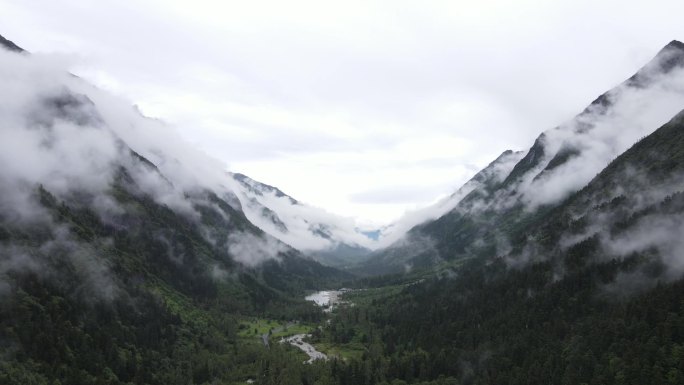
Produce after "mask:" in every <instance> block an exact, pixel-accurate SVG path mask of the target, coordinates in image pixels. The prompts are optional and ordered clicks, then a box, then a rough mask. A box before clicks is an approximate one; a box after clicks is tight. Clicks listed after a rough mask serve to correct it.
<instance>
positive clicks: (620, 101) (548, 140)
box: [359, 41, 684, 272]
mask: <svg viewBox="0 0 684 385" xmlns="http://www.w3.org/2000/svg"><path fill="white" fill-rule="evenodd" d="M683 67H684V45H683V44H682V43H680V42H677V41H673V42H671V43H669V44H668V45H666V46H665V47H664V48H663V49H661V50H660V52H658V54H657V55H656V56H655V57H654V58H653V60H651V61H650V62H649V63H647V64H646V65H645V66H644V67H642V68H641V69H640V70H639V71H637V73H635V75H633V76H632V77H630V78H629V79H628V80H626V81H625V82H623V83H622V84H620V85H618V86H617V87H615V88H613V89H611V90H610V91H608V92H606V93H604V94H602V95H601V96H600V97H598V98H597V99H596V100H595V101H593V102H592V103H591V104H590V105H589V106H588V107H587V108H586V109H585V110H584V111H582V112H581V113H580V114H578V115H577V116H576V117H575V118H574V119H572V120H570V121H569V122H567V123H564V124H562V125H560V126H558V127H555V128H553V129H551V130H548V131H545V132H543V133H542V134H541V135H540V136H539V137H538V138H537V139H536V140H535V142H534V144H533V145H532V147H530V149H529V150H528V151H527V153H526V154H525V156H524V157H522V158H521V159H520V160H519V161H518V162H517V163H516V164H515V166H514V167H513V168H512V169H511V170H510V171H509V172H508V173H507V175H506V176H505V177H504V178H503V179H502V180H500V181H499V182H498V184H495V185H490V186H488V188H487V189H486V190H476V191H473V192H472V193H470V194H468V195H466V196H465V197H463V199H461V200H460V201H459V202H458V204H457V205H456V206H455V207H454V208H453V209H452V210H451V211H449V212H448V213H446V214H444V215H442V216H440V217H439V218H437V219H435V220H432V221H427V222H424V223H422V224H419V225H417V226H416V227H414V228H412V229H411V230H410V231H409V232H408V233H407V235H406V237H405V238H404V240H399V241H397V242H396V243H395V244H394V245H391V246H390V247H388V248H387V250H386V251H384V252H383V251H380V252H378V253H377V255H376V257H374V258H372V259H370V260H369V261H368V263H367V264H366V265H364V266H361V267H360V268H359V270H364V269H365V266H370V267H372V266H375V267H377V268H374V269H373V271H376V272H397V271H401V270H404V269H405V268H407V267H408V268H411V267H413V266H414V265H416V266H424V265H426V260H427V261H428V262H427V265H434V262H435V261H457V260H460V259H464V258H470V257H472V256H478V255H492V254H498V255H503V254H506V253H508V252H510V248H511V244H512V243H516V242H517V241H518V240H519V239H520V238H524V237H526V236H527V235H526V234H527V233H528V226H530V225H532V224H534V223H536V222H537V221H538V220H540V218H542V217H543V216H544V215H546V213H548V212H549V211H551V210H553V209H554V208H555V207H557V206H558V205H559V204H560V203H561V202H563V200H564V199H566V198H567V197H568V196H570V195H571V194H572V193H574V192H576V191H578V190H580V189H582V188H583V187H584V186H585V185H586V184H587V183H588V182H589V181H590V180H591V179H592V178H593V177H594V176H595V175H596V174H597V173H599V172H600V171H601V170H602V169H603V168H605V167H606V166H607V165H608V164H609V163H610V162H611V161H612V160H613V159H615V157H617V156H618V155H620V154H621V153H622V152H624V151H625V150H626V149H627V148H629V146H631V145H632V144H633V143H634V142H636V141H637V140H639V139H640V138H642V137H644V136H646V135H648V134H649V133H651V132H652V131H653V129H654V127H658V126H660V125H662V124H664V123H665V122H666V121H667V120H668V119H670V118H671V117H672V116H673V115H675V114H676V113H677V112H678V111H679V110H680V109H681V107H682V106H683V105H684V87H682V81H681V79H683V78H684V72H683ZM415 239H418V240H420V241H421V242H422V243H423V244H424V245H426V246H423V247H417V248H414V249H415V250H411V247H408V248H406V247H403V246H402V244H405V243H409V244H411V245H412V246H415V242H413V241H411V240H415ZM392 255H400V258H393V257H392ZM430 261H432V262H430ZM383 266H386V267H385V268H383Z"/></svg>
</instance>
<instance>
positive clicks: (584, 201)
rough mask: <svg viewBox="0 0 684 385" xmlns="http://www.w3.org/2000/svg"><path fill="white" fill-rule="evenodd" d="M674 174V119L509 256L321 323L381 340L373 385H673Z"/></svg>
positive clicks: (683, 130) (532, 228) (682, 147)
mask: <svg viewBox="0 0 684 385" xmlns="http://www.w3.org/2000/svg"><path fill="white" fill-rule="evenodd" d="M683 176H684V111H682V112H680V113H679V114H677V115H676V116H675V117H674V118H673V119H672V120H671V121H670V122H668V123H667V124H665V125H663V126H662V127H660V128H659V129H657V130H656V131H655V132H653V133H652V134H650V135H648V136H646V137H645V138H643V139H641V140H639V141H638V142H637V143H636V144H634V145H633V146H632V147H631V148H629V149H628V150H627V151H625V152H624V153H622V154H621V155H619V156H618V157H617V158H616V159H614V160H613V161H611V162H610V164H609V165H608V166H607V167H605V168H604V169H603V170H602V171H601V172H600V173H599V174H598V175H596V176H595V177H594V178H592V180H591V181H590V182H589V183H587V185H586V186H584V187H583V188H582V189H581V190H579V191H577V192H575V193H572V194H571V195H570V196H569V197H568V198H566V199H565V200H564V201H563V202H561V203H560V204H558V205H556V206H555V207H554V208H553V209H551V210H548V211H547V212H546V213H545V214H544V215H543V216H542V217H540V218H539V219H538V220H537V221H536V223H534V224H528V225H526V230H525V231H526V234H527V237H525V238H522V239H518V240H517V241H516V242H514V243H513V245H511V249H510V252H509V253H507V254H505V255H500V256H499V255H497V254H490V255H489V256H486V257H482V258H473V259H470V260H467V261H462V264H461V265H460V266H451V267H450V268H448V269H446V270H443V271H441V272H440V273H439V274H425V275H424V276H423V279H421V280H419V281H412V282H410V283H408V284H404V286H403V287H402V288H401V289H399V290H397V289H394V290H397V291H396V294H394V295H391V296H388V295H386V296H384V297H383V298H382V300H374V301H373V302H372V305H371V306H367V307H365V308H362V309H354V311H357V312H360V313H361V314H363V312H364V311H368V312H370V316H368V319H369V320H371V321H368V323H363V322H358V323H353V322H351V324H350V321H348V320H349V318H350V317H352V316H353V312H352V311H351V310H350V311H349V312H347V313H345V314H341V315H340V316H339V317H338V318H336V319H333V320H332V322H331V323H332V324H333V325H335V328H336V329H335V330H339V329H341V328H343V327H345V326H346V325H348V326H346V327H347V328H350V329H351V328H358V327H363V332H370V331H371V330H374V331H382V332H380V333H381V337H379V338H378V340H379V341H382V343H381V344H382V345H381V346H382V347H381V348H376V349H384V351H386V352H390V353H388V355H389V356H390V357H391V359H390V360H393V362H394V364H390V365H389V369H388V371H387V376H388V377H392V378H397V379H401V380H404V381H412V380H413V379H415V378H421V379H422V380H424V381H427V380H430V379H432V378H436V377H438V376H442V377H453V378H456V379H458V380H459V382H458V383H471V384H477V383H489V384H500V383H507V384H548V383H554V384H562V383H566V384H581V383H586V384H625V383H654V384H668V383H670V384H675V383H681V382H682V381H683V380H684V366H683V365H682V360H681V358H682V356H681V348H682V346H684V333H682V330H684V329H682V325H684V309H683V308H682V303H683V302H682V301H683V300H684V297H683V296H682V293H684V291H683V289H684V278H683V275H682V274H683V273H684V263H682V262H684V243H683V241H682V234H684V177H683ZM376 282H380V281H378V280H377V279H376ZM390 287H396V284H395V286H390ZM374 290H376V291H377V292H382V290H385V292H386V291H387V290H388V289H387V288H379V289H374ZM340 334H342V333H339V332H338V334H335V336H337V335H340ZM454 362H458V363H459V364H458V365H454V364H453V363H454ZM412 368H420V369H412Z"/></svg>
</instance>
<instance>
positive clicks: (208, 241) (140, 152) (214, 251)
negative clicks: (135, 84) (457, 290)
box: [0, 38, 350, 384]
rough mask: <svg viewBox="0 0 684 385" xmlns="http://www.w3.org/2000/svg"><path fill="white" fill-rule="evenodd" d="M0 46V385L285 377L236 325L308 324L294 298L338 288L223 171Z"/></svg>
mask: <svg viewBox="0 0 684 385" xmlns="http://www.w3.org/2000/svg"><path fill="white" fill-rule="evenodd" d="M1 41H2V42H3V46H6V47H8V48H9V50H5V49H0V77H2V79H1V81H2V84H3V87H2V90H0V124H1V125H2V127H3V129H2V130H0V161H1V163H2V165H3V166H2V167H0V298H1V299H2V301H0V341H2V344H1V345H2V348H0V353H1V354H0V383H3V384H57V383H70V384H91V383H92V384H95V383H111V384H124V383H145V384H173V383H179V384H180V383H183V384H187V383H209V382H210V381H211V382H212V383H213V382H215V381H222V382H225V383H228V382H230V383H234V382H238V381H240V382H244V381H245V380H247V379H249V378H252V377H253V376H254V375H255V373H257V372H258V371H259V368H258V367H257V366H258V365H257V362H261V361H269V360H272V361H274V362H275V361H278V362H281V364H282V365H285V366H287V365H292V364H293V362H294V363H295V365H298V361H297V358H292V359H281V358H279V359H278V360H275V359H273V358H272V357H275V356H280V355H281V354H283V355H284V354H286V353H282V351H280V350H278V349H277V348H274V349H273V350H271V351H268V350H264V349H262V348H261V347H260V346H259V344H258V343H257V342H256V339H254V342H251V341H252V339H249V340H244V339H240V338H239V336H238V331H239V328H240V327H241V326H240V325H242V323H243V322H244V319H245V317H267V318H271V319H283V320H286V319H288V320H289V319H299V320H304V321H306V320H309V321H314V320H318V319H320V317H321V315H320V310H318V309H316V308H315V307H314V305H312V304H311V303H308V302H306V301H304V299H303V296H304V293H305V291H307V290H315V289H320V288H323V287H328V285H334V284H335V282H340V281H341V280H344V279H348V278H349V277H350V276H349V275H348V274H346V273H343V272H341V271H339V270H336V269H333V268H329V267H325V266H322V265H320V264H319V263H317V262H315V261H312V260H311V259H310V258H308V257H306V256H304V255H302V254H301V253H300V252H299V251H297V250H295V249H293V248H292V247H290V246H288V245H286V244H284V243H282V242H280V241H278V240H277V239H275V238H273V237H272V236H270V235H268V234H266V233H264V232H263V231H262V230H260V229H259V228H258V227H256V226H255V225H254V224H252V223H251V222H250V221H249V220H248V218H247V217H246V216H245V213H244V212H243V211H242V209H241V207H240V205H239V201H237V199H236V194H235V193H234V192H233V191H232V190H231V189H230V186H229V185H228V184H226V183H224V181H225V171H224V170H223V168H222V166H221V165H220V164H218V163H217V162H214V161H213V160H211V159H208V158H206V157H205V156H204V155H202V154H200V153H199V152H195V151H193V150H192V149H190V148H188V147H187V146H186V145H185V143H184V142H183V141H182V140H180V139H179V138H178V137H177V136H175V135H174V134H173V133H172V132H171V131H170V129H169V128H168V127H166V126H165V125H163V124H162V123H161V122H159V121H156V120H152V119H147V118H145V117H143V116H142V115H141V114H140V113H139V112H138V111H137V110H136V109H135V108H134V107H132V106H130V105H129V104H128V103H127V102H125V101H122V100H119V99H117V98H116V97H113V96H111V95H109V94H107V93H106V92H104V91H102V90H99V89H97V88H95V87H92V86H91V85H89V84H87V83H86V82H84V81H83V80H82V79H79V78H78V77H75V76H73V75H71V74H69V73H68V72H67V71H66V69H65V68H61V67H55V64H54V63H53V62H51V61H50V60H49V59H47V58H45V57H42V56H38V55H36V56H33V55H29V54H18V53H17V52H23V50H21V49H19V48H18V47H16V46H14V45H13V44H12V43H11V42H9V41H7V40H5V39H4V38H3V39H2V40H1ZM160 138H163V140H160ZM269 357H271V358H269Z"/></svg>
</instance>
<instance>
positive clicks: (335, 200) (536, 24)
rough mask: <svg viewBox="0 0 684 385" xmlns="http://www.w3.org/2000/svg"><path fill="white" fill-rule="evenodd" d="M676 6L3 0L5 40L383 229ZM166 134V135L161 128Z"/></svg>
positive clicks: (653, 38) (442, 190)
mask: <svg viewBox="0 0 684 385" xmlns="http://www.w3.org/2000/svg"><path fill="white" fill-rule="evenodd" d="M682 14H684V2H681V1H658V0H655V1H650V2H648V6H647V7H644V5H643V3H642V2H630V1H595V0H594V1H584V0H579V1H578V0H574V1H526V0H522V1H521V0H517V1H479V2H473V1H420V2H417V1H398V0H393V1H382V2H381V1H354V0H347V1H337V2H332V1H320V0H319V1H287V2H285V1H272V2H262V1H209V0H192V1H172V0H137V1H121V0H119V1H113V0H100V1H97V2H94V1H73V0H63V1H59V2H55V1H50V0H0V26H1V27H0V34H2V35H3V36H5V37H6V38H8V39H10V40H13V41H14V42H15V43H17V44H19V45H20V46H22V47H24V48H25V49H28V50H30V51H32V52H46V53H59V54H60V55H65V57H66V58H67V60H71V61H72V63H73V65H72V67H73V72H74V73H77V74H78V75H80V76H82V77H85V78H86V79H88V80H89V81H91V82H93V83H95V84H96V85H98V86H99V87H101V88H104V89H107V90H109V91H112V92H114V93H116V94H118V95H120V96H123V97H125V98H126V99H128V100H130V101H131V103H134V104H137V105H138V106H139V108H140V109H141V110H142V111H143V112H144V113H145V114H146V115H148V116H152V117H157V118H160V119H162V120H164V121H166V122H168V123H170V124H171V126H172V127H173V128H172V129H175V130H177V131H178V132H180V133H181V135H183V136H184V137H185V138H186V139H187V140H188V141H189V142H190V143H192V144H193V145H195V146H196V147H198V148H200V149H201V150H203V151H205V152H207V153H208V154H210V155H211V156H213V157H215V158H217V159H219V160H221V161H222V162H224V163H225V165H226V168H227V169H229V170H231V171H238V172H243V173H245V174H247V175H249V176H251V177H253V178H254V179H257V180H260V181H262V182H265V183H268V184H272V185H275V186H278V187H279V188H281V189H282V190H283V191H285V192H286V193H288V194H290V195H292V196H293V197H295V198H296V199H298V200H301V201H304V202H307V203H310V204H313V205H316V206H319V207H323V208H325V209H327V210H329V211H331V212H334V213H338V214H342V215H347V216H353V217H357V218H359V220H360V221H362V222H363V223H383V222H387V221H389V220H391V219H393V218H397V217H398V216H400V215H401V214H402V213H403V212H405V211H406V210H410V209H414V208H418V207H422V206H425V205H428V204H430V203H431V202H434V201H435V200H436V199H438V198H440V197H442V196H444V195H445V194H448V193H451V192H453V191H454V190H455V189H456V188H458V187H459V186H460V185H461V184H463V182H465V181H466V180H467V179H468V178H470V177H471V176H472V175H473V174H474V173H475V172H477V170H479V169H480V168H482V167H483V166H485V165H486V164H487V163H489V162H490V161H491V160H493V159H494V158H495V157H496V156H497V155H498V154H500V153H501V152H503V151H504V150H506V149H513V150H523V149H526V148H528V147H529V146H530V145H531V143H532V142H533V141H534V138H535V137H536V136H537V135H538V134H539V133H540V132H541V131H543V130H545V129H548V128H551V127H553V126H555V125H558V124H560V123H562V122H564V121H566V120H568V119H570V118H571V117H572V116H573V115H574V114H576V113H578V112H579V111H581V110H582V109H583V108H584V107H585V106H586V105H587V104H588V103H589V102H591V101H592V100H593V99H594V98H595V97H596V96H598V95H599V94H601V93H603V92H604V91H605V90H607V89H609V88H611V87H613V86H614V85H616V84H617V83H619V82H621V81H622V80H624V79H626V78H627V77H629V76H630V75H631V74H632V73H634V72H635V71H636V70H637V69H638V68H639V67H640V66H641V65H643V64H644V63H645V62H647V61H648V60H650V58H651V57H652V56H653V55H655V54H656V52H657V51H658V50H659V49H660V48H661V47H662V46H664V45H665V44H667V43H668V42H669V41H670V40H672V39H679V40H683V39H684V23H682V22H681V15H682ZM159 140H164V138H159Z"/></svg>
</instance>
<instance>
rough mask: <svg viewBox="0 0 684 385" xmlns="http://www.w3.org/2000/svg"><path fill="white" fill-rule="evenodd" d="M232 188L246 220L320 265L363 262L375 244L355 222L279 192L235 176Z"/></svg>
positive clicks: (271, 187) (242, 176)
mask: <svg viewBox="0 0 684 385" xmlns="http://www.w3.org/2000/svg"><path fill="white" fill-rule="evenodd" d="M231 177H232V180H233V181H234V182H235V183H234V184H233V185H232V189H233V191H235V192H236V194H237V198H238V199H239V201H240V204H241V207H242V209H243V211H244V213H245V215H246V216H247V218H248V219H249V220H250V221H251V222H252V223H254V224H255V225H256V226H258V227H259V228H260V229H262V230H263V231H265V232H266V233H268V234H270V235H272V236H273V237H275V238H277V239H279V240H280V241H282V242H284V243H286V244H288V245H290V246H292V247H294V248H296V249H298V250H301V251H302V252H304V253H306V254H307V255H309V256H311V257H312V258H314V259H316V260H318V261H320V262H321V263H324V264H327V265H331V266H338V267H343V266H346V265H349V264H351V263H354V262H358V261H360V260H363V259H364V257H365V256H367V255H368V254H369V253H370V252H371V249H372V248H375V247H376V243H377V242H375V240H373V239H372V238H370V237H369V236H368V235H366V234H364V233H363V232H362V231H361V230H360V229H359V228H358V227H357V226H356V224H355V222H354V220H353V219H352V218H344V217H341V216H338V215H335V214H331V213H328V212H327V211H325V210H323V209H319V208H317V207H313V206H309V205H307V204H304V203H302V202H299V201H297V200H296V199H294V198H292V197H291V196H289V195H287V194H285V193H283V192H282V191H281V190H280V189H278V188H276V187H273V186H269V185H267V184H264V183H261V182H258V181H255V180H254V179H251V178H249V177H248V176H246V175H243V174H239V173H233V174H231Z"/></svg>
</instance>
